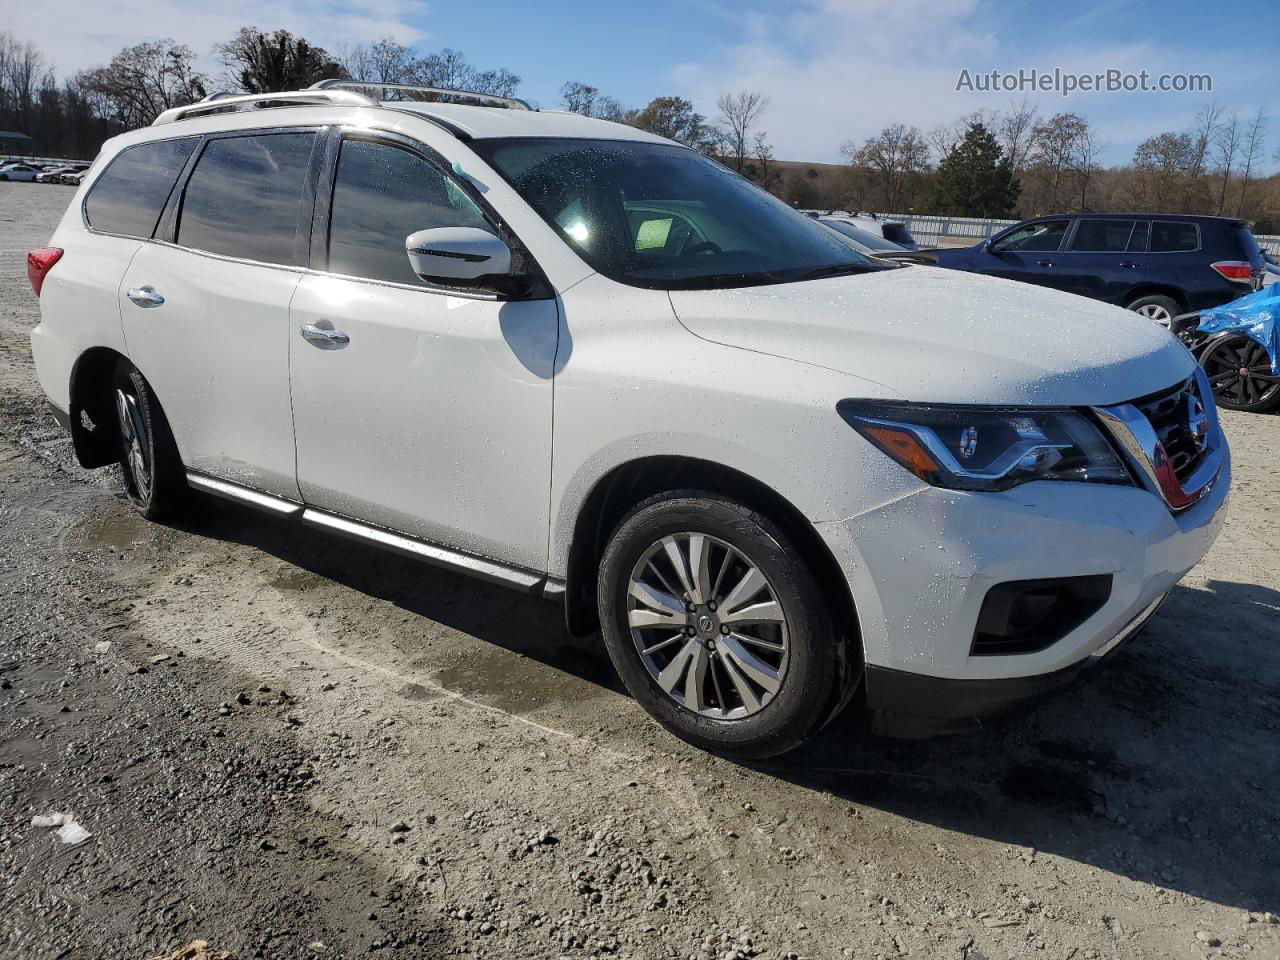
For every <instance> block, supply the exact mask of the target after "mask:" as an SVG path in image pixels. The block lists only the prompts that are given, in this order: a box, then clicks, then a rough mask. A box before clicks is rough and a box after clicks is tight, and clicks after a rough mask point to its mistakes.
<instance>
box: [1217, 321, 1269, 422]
mask: <svg viewBox="0 0 1280 960" xmlns="http://www.w3.org/2000/svg"><path fill="white" fill-rule="evenodd" d="M1200 366H1202V367H1204V372H1205V376H1207V377H1208V378H1209V386H1210V387H1211V388H1212V389H1213V396H1214V399H1216V400H1217V401H1218V406H1220V407H1226V408H1227V409H1228V410H1247V411H1249V412H1251V413H1265V412H1266V411H1268V410H1274V409H1276V407H1280V376H1277V375H1275V374H1273V373H1272V372H1271V357H1270V356H1269V355H1268V353H1267V349H1266V347H1264V346H1263V345H1262V344H1260V343H1259V342H1258V341H1257V340H1254V339H1253V338H1252V337H1248V336H1245V335H1244V334H1243V333H1228V334H1225V335H1223V336H1221V337H1216V338H1214V339H1213V340H1211V341H1210V342H1209V345H1208V346H1207V347H1205V348H1204V352H1203V353H1201V354H1200Z"/></svg>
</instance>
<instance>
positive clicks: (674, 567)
mask: <svg viewBox="0 0 1280 960" xmlns="http://www.w3.org/2000/svg"><path fill="white" fill-rule="evenodd" d="M627 624H628V626H629V627H630V630H631V639H632V641H633V643H634V644H635V647H636V650H637V652H638V653H639V654H640V659H641V661H642V662H643V663H644V666H645V669H646V670H647V671H648V673H649V676H650V677H652V678H653V680H654V682H656V683H657V685H658V686H659V687H660V688H661V689H662V690H663V691H664V692H665V693H666V694H667V696H669V697H670V698H671V699H672V700H674V701H675V702H676V703H678V704H680V706H682V707H684V708H685V709H686V710H689V711H692V712H694V713H697V714H700V715H702V716H705V717H711V718H714V719H717V720H740V719H744V718H746V717H750V716H752V715H754V714H756V713H759V712H760V711H761V710H763V709H764V708H765V707H767V706H768V705H769V703H770V702H771V701H772V700H773V699H774V698H775V697H776V696H777V695H778V692H779V690H780V689H781V688H782V684H783V681H784V680H785V678H786V672H787V660H788V651H789V645H788V629H787V619H786V614H785V612H784V611H783V609H782V605H781V604H780V603H779V602H778V598H777V594H776V593H775V591H774V589H773V587H772V586H771V585H770V583H769V580H768V578H767V577H765V575H764V573H763V572H761V570H760V568H759V567H758V566H757V565H756V564H755V563H753V562H752V561H751V559H750V558H749V557H747V556H746V555H745V554H744V553H743V552H742V551H740V550H738V549H737V548H736V547H733V546H731V545H730V544H728V543H726V542H725V541H723V540H720V539H718V538H716V537H712V536H708V535H706V534H702V533H694V532H683V533H675V534H672V535H670V536H666V537H663V538H662V539H661V540H659V541H658V542H656V543H654V544H652V545H651V546H650V547H649V548H648V549H647V550H646V551H645V552H644V553H643V554H642V555H641V557H640V559H639V561H637V563H636V565H635V567H634V568H633V569H632V572H631V578H630V583H629V587H628V595H627Z"/></svg>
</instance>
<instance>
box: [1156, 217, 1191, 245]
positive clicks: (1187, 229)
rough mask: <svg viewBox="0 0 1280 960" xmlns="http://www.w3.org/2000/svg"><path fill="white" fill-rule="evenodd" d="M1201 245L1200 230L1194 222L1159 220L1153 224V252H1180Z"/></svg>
mask: <svg viewBox="0 0 1280 960" xmlns="http://www.w3.org/2000/svg"><path fill="white" fill-rule="evenodd" d="M1199 246H1200V231H1199V229H1198V228H1197V227H1196V225H1195V224H1194V223H1177V222H1173V221H1167V220H1158V221H1156V222H1155V223H1153V224H1151V252H1152V253H1156V252H1161V253H1180V252H1185V251H1187V250H1195V249H1197V248H1198V247H1199Z"/></svg>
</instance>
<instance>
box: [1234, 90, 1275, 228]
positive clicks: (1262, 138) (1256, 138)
mask: <svg viewBox="0 0 1280 960" xmlns="http://www.w3.org/2000/svg"><path fill="white" fill-rule="evenodd" d="M1262 110H1263V105H1262V104H1259V105H1258V112H1257V113H1255V114H1254V115H1253V121H1252V122H1251V123H1250V124H1249V132H1248V133H1247V134H1245V138H1244V147H1243V148H1242V150H1241V154H1240V156H1241V159H1242V162H1243V163H1244V171H1243V172H1242V174H1241V176H1240V200H1239V202H1238V203H1237V204H1236V216H1237V217H1240V216H1244V211H1245V203H1246V201H1247V200H1248V197H1249V178H1250V177H1251V176H1252V175H1253V170H1254V168H1255V167H1256V166H1257V165H1258V164H1259V163H1261V162H1262V156H1263V153H1264V152H1265V145H1266V140H1267V116H1266V114H1265V113H1263V112H1262Z"/></svg>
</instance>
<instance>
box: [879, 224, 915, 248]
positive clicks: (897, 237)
mask: <svg viewBox="0 0 1280 960" xmlns="http://www.w3.org/2000/svg"><path fill="white" fill-rule="evenodd" d="M880 229H881V230H883V231H884V238H885V239H886V240H890V241H892V242H893V243H896V244H898V245H899V246H903V247H909V246H911V244H913V243H915V242H916V238H915V237H913V236H911V230H910V228H908V227H907V225H906V224H905V223H886V224H885V225H884V226H882V227H881V228H880Z"/></svg>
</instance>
